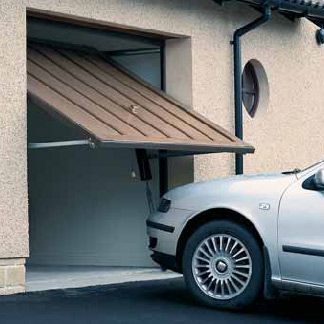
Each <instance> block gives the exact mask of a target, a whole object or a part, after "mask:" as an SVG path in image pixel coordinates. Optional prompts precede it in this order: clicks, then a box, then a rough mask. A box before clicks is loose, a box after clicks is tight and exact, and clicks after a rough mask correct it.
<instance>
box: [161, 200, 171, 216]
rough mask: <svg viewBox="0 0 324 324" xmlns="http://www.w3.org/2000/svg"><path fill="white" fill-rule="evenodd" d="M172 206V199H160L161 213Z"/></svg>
mask: <svg viewBox="0 0 324 324" xmlns="http://www.w3.org/2000/svg"><path fill="white" fill-rule="evenodd" d="M170 207H171V200H169V199H165V198H162V199H161V201H160V205H159V208H158V211H159V212H160V213H167V212H168V211H169V209H170Z"/></svg>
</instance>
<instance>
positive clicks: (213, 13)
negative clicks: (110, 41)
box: [0, 0, 324, 257]
mask: <svg viewBox="0 0 324 324" xmlns="http://www.w3.org/2000/svg"><path fill="white" fill-rule="evenodd" d="M26 7H29V8H36V9H43V10H50V11H53V12H61V13H67V14H73V15H76V16H80V17H85V18H92V19H98V20H103V21H107V22H111V23H118V24H126V25H129V26H133V27H137V28H142V29H150V30H155V31H157V32H158V31H166V32H171V33H176V34H182V35H186V36H190V37H191V42H190V47H191V55H190V59H191V66H189V65H188V66H183V65H179V67H178V69H179V70H178V71H177V70H175V73H182V72H183V69H187V68H189V69H191V71H186V73H185V74H184V75H185V76H186V79H184V80H183V82H188V78H190V77H191V80H190V82H189V87H184V88H182V87H179V89H178V90H177V91H174V90H173V91H172V84H170V83H169V84H168V89H169V92H170V93H172V94H173V95H174V96H175V97H177V98H179V99H183V98H190V100H189V101H191V102H192V106H193V108H194V109H196V110H197V111H199V112H200V113H202V114H204V115H206V116H208V118H210V119H212V120H213V121H215V122H216V123H218V124H220V125H222V126H223V127H225V128H227V129H229V130H231V131H233V120H234V116H233V110H234V108H233V107H234V100H233V90H232V87H233V86H232V85H233V63H232V46H231V45H230V39H231V37H232V33H233V30H234V29H235V28H238V27H240V26H242V25H243V24H245V23H247V22H249V21H251V20H252V19H254V18H255V17H256V16H257V15H258V14H257V13H256V12H254V11H253V10H252V9H250V8H248V7H246V6H244V5H235V4H234V3H228V4H226V5H225V6H224V7H219V6H217V5H216V4H215V3H213V1H211V0H210V1H208V0H205V1H201V0H191V1H175V0H160V1H151V0H136V1H134V0H123V1H121V0H91V1H90V0H56V1H55V0H2V1H1V2H0V17H1V19H0V30H1V34H0V35H1V37H0V58H1V59H0V135H1V136H0V139H1V140H0V158H1V163H0V181H1V186H0V257H11V256H15V257H23V256H27V255H28V233H27V231H28V222H27V219H28V217H27V178H26V174H27V173H26V95H25V91H26V73H25V44H26V37H25V28H26V25H25V23H26V19H25V17H26ZM314 31H315V26H313V25H312V24H311V23H309V22H307V21H302V22H298V23H291V22H290V21H288V20H286V19H285V18H283V17H281V16H279V15H277V14H274V18H273V20H272V21H271V22H270V23H268V25H266V26H263V27H261V28H260V29H259V30H258V31H254V32H252V33H251V34H249V35H247V36H245V37H244V40H243V59H244V61H246V60H248V59H250V58H257V59H258V60H260V61H261V62H262V64H263V65H264V67H265V69H266V71H267V74H268V79H269V84H270V104H269V107H268V109H267V111H266V112H264V113H263V114H260V115H259V116H258V115H257V117H256V118H255V119H254V120H251V119H250V117H248V116H247V114H245V115H244V132H245V140H246V141H247V142H250V143H252V144H254V145H255V147H256V154H255V155H254V156H249V157H247V158H246V171H247V172H259V171H270V170H275V169H281V168H291V167H295V166H301V167H302V166H304V165H306V164H308V163H311V162H312V161H314V160H316V159H319V158H320V157H321V156H322V154H323V152H324V141H323V138H324V128H323V127H321V124H322V116H323V114H322V113H321V109H322V103H323V99H324V93H323V90H322V89H324V78H323V77H322V76H323V75H324V65H323V64H322V61H323V57H322V55H323V54H324V53H323V49H322V48H320V47H318V46H317V45H316V43H315V40H314ZM190 47H188V48H189V49H190ZM175 67H177V65H175ZM181 69H182V70H181ZM177 82H179V81H177ZM170 87H171V89H170ZM190 88H191V89H192V91H190ZM188 89H189V90H188ZM186 91H188V93H186ZM323 119H324V117H323ZM233 164H234V163H233V156H231V155H229V154H219V155H213V156H205V157H198V158H196V159H195V170H196V172H195V178H196V180H198V179H205V178H210V177H214V176H224V175H228V174H230V173H231V172H233Z"/></svg>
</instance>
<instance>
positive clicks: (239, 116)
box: [231, 6, 271, 174]
mask: <svg viewBox="0 0 324 324" xmlns="http://www.w3.org/2000/svg"><path fill="white" fill-rule="evenodd" d="M262 11H263V14H262V16H261V17H259V18H257V19H256V20H254V21H252V22H251V23H249V24H247V25H245V26H244V27H241V28H239V29H236V30H235V32H234V36H233V41H232V42H231V43H232V44H233V46H234V98H235V136H236V137H238V138H240V139H241V140H243V113H242V56H241V37H242V36H244V35H245V34H247V33H248V32H250V31H251V30H254V29H256V28H257V27H259V26H261V25H263V24H265V23H266V22H268V21H269V20H270V17H271V8H270V7H269V6H266V7H263V8H262ZM235 173H236V174H243V154H241V153H236V154H235Z"/></svg>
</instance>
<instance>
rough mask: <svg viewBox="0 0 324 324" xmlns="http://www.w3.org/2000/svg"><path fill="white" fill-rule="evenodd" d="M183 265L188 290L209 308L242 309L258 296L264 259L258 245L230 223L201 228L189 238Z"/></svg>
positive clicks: (216, 222) (207, 225) (250, 236)
mask: <svg viewBox="0 0 324 324" xmlns="http://www.w3.org/2000/svg"><path fill="white" fill-rule="evenodd" d="M182 263H183V264H182V266H183V274H184V278H185V281H186V284H187V287H188V288H189V290H190V291H191V292H192V294H193V295H194V296H195V297H196V298H197V299H198V300H199V301H201V302H203V303H204V304H207V305H209V306H214V307H220V308H226V309H241V308H244V307H247V306H249V305H250V304H252V303H253V302H254V301H255V299H256V298H257V297H258V295H259V294H260V292H261V289H262V276H263V259H262V253H261V251H260V247H259V245H258V242H257V241H256V239H255V238H254V236H253V235H252V234H251V233H250V232H249V231H248V230H246V229H245V228H244V227H242V226H240V225H237V224H236V223H233V222H231V221H225V220H215V221H211V222H209V223H206V224H204V225H203V226H201V227H200V228H199V229H198V230H197V231H196V232H194V233H193V235H192V236H191V237H190V238H189V240H188V242H187V244H186V247H185V251H184V254H183V260H182Z"/></svg>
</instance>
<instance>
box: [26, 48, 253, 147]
mask: <svg viewBox="0 0 324 324" xmlns="http://www.w3.org/2000/svg"><path fill="white" fill-rule="evenodd" d="M27 71H28V95H29V97H30V98H32V99H34V100H36V102H37V103H38V104H39V106H41V107H44V108H45V109H47V110H52V111H55V112H56V113H59V114H60V115H63V116H64V117H65V118H67V119H68V120H70V121H71V122H72V123H74V124H77V125H78V126H80V127H81V128H82V129H83V130H85V131H86V132H87V133H88V134H89V136H91V137H93V138H94V139H95V140H97V141H98V142H99V143H101V144H104V145H109V146H115V147H136V148H150V149H165V150H178V151H190V152H197V153H201V152H210V153H212V152H236V153H252V152H253V151H254V148H253V147H252V146H250V145H248V144H246V143H244V142H243V141H241V140H239V139H237V138H236V137H235V136H233V135H231V134H230V133H229V132H228V131H226V130H225V129H223V128H222V127H220V126H218V125H216V124H214V123H212V122H211V121H209V120H208V119H206V118H204V117H203V116H201V115H199V114H198V113H196V112H195V111H193V110H190V109H187V108H185V107H184V106H183V105H181V104H180V103H178V102H176V101H175V100H174V99H172V98H170V97H169V96H167V95H166V94H165V93H163V92H161V91H158V90H157V89H154V88H153V87H152V86H150V85H149V84H147V83H145V82H144V81H142V80H140V79H139V78H137V77H136V76H134V75H132V74H131V73H129V72H128V71H125V70H124V69H123V68H121V67H120V66H117V65H116V64H115V63H113V62H111V61H109V60H108V59H106V58H104V57H102V56H101V55H100V54H98V53H87V52H82V51H78V50H70V49H63V48H58V47H53V46H49V45H40V44H29V46H28V62H27Z"/></svg>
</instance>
